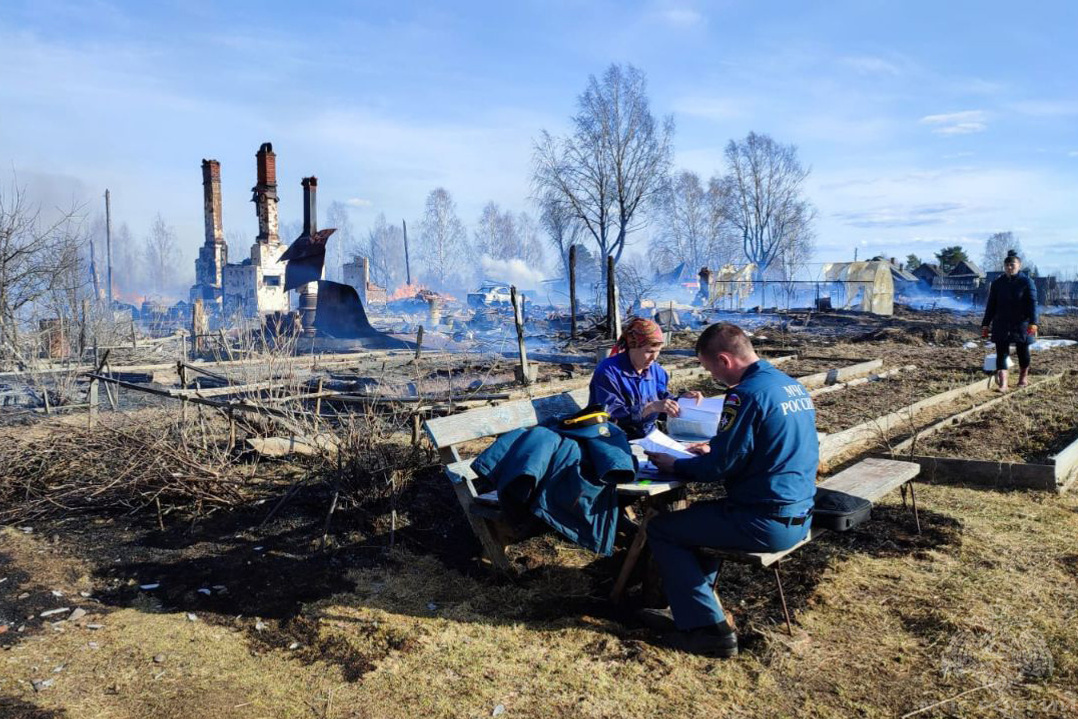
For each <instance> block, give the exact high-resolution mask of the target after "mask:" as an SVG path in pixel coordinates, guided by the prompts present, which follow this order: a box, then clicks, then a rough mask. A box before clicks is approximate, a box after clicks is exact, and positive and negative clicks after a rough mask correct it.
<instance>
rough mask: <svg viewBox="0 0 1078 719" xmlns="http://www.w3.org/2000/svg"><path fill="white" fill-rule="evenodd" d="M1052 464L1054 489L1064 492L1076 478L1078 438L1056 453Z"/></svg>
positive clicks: (1077, 469) (1077, 470)
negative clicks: (1054, 481)
mask: <svg viewBox="0 0 1078 719" xmlns="http://www.w3.org/2000/svg"><path fill="white" fill-rule="evenodd" d="M1053 464H1054V465H1055V476H1056V489H1057V491H1059V492H1066V491H1067V489H1068V488H1069V487H1070V486H1071V484H1073V483H1074V481H1075V480H1076V479H1078V439H1076V440H1075V441H1073V442H1071V443H1070V444H1069V445H1067V446H1066V447H1065V448H1064V449H1063V451H1062V452H1060V453H1059V454H1057V455H1056V456H1055V458H1054V461H1053Z"/></svg>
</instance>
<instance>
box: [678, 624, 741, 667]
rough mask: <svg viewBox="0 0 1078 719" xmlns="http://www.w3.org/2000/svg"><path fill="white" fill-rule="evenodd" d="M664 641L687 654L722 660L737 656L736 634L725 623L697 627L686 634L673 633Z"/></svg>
mask: <svg viewBox="0 0 1078 719" xmlns="http://www.w3.org/2000/svg"><path fill="white" fill-rule="evenodd" d="M666 640H667V643H668V644H669V645H670V646H672V647H673V648H674V649H680V650H681V651H683V652H687V653H689V654H700V655H703V656H708V657H722V658H723V659H727V658H729V657H736V656H737V632H735V631H734V630H733V629H731V628H730V625H729V624H727V623H726V622H721V623H719V624H712V625H711V626H708V627H697V628H696V629H690V630H688V631H686V632H673V633H671V634H669V635H667V637H666Z"/></svg>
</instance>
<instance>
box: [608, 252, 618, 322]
mask: <svg viewBox="0 0 1078 719" xmlns="http://www.w3.org/2000/svg"><path fill="white" fill-rule="evenodd" d="M617 316H618V301H617V298H616V297H615V296H614V256H613V255H607V256H606V323H607V324H606V327H607V331H608V332H609V333H610V339H612V340H617V339H618V335H617V329H616V327H615V325H616V324H617Z"/></svg>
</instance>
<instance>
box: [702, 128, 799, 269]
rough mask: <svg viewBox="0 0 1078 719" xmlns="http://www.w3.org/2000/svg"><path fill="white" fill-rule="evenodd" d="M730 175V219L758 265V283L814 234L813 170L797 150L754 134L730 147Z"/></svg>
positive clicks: (726, 182) (724, 185)
mask: <svg viewBox="0 0 1078 719" xmlns="http://www.w3.org/2000/svg"><path fill="white" fill-rule="evenodd" d="M726 166H727V174H726V175H725V176H724V177H723V178H722V180H721V181H720V182H721V187H720V188H719V191H720V192H721V193H722V195H723V196H724V203H723V204H724V207H725V210H724V215H725V218H726V220H727V221H728V222H729V223H730V224H731V225H732V226H733V228H734V229H735V231H736V233H737V235H739V236H740V238H741V243H742V249H743V250H744V253H745V257H746V258H747V259H748V260H749V261H750V262H754V263H756V273H757V278H758V279H763V278H764V276H765V273H766V272H767V270H768V268H769V267H770V266H771V264H772V263H773V262H775V260H776V259H777V258H778V257H779V255H780V254H781V253H782V252H783V251H784V248H785V247H786V246H787V245H788V244H791V243H794V242H796V241H798V239H799V238H804V237H805V236H806V234H807V233H808V232H809V231H810V225H811V223H812V220H813V219H814V218H815V214H816V213H815V210H814V209H813V207H812V205H811V204H809V202H808V201H807V200H806V199H805V198H804V196H803V192H804V182H805V178H807V177H808V175H809V170H808V169H807V168H805V167H803V166H802V165H801V162H800V160H798V159H797V148H796V147H795V146H794V145H782V144H779V143H777V142H775V141H774V140H772V139H771V138H770V137H769V136H767V135H757V134H756V133H755V132H750V133H749V135H748V137H746V138H745V139H744V140H742V141H741V142H736V141H734V140H731V141H730V143H729V144H728V145H727V146H726Z"/></svg>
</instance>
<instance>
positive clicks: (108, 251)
mask: <svg viewBox="0 0 1078 719" xmlns="http://www.w3.org/2000/svg"><path fill="white" fill-rule="evenodd" d="M105 263H106V265H107V266H108V295H109V296H108V302H107V304H106V305H105V306H106V307H108V311H109V313H110V314H109V315H108V316H109V317H110V318H111V317H112V314H111V313H112V297H113V294H112V196H111V195H110V194H109V191H108V190H105Z"/></svg>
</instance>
